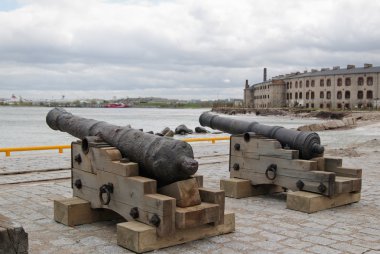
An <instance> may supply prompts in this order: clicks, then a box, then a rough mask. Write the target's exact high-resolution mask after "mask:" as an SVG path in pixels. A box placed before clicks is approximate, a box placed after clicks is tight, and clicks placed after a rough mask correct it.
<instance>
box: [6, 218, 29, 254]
mask: <svg viewBox="0 0 380 254" xmlns="http://www.w3.org/2000/svg"><path fill="white" fill-rule="evenodd" d="M0 253H4V254H5V253H6V254H27V253H28V233H26V232H25V230H24V228H23V227H22V226H21V225H19V224H18V223H15V222H14V221H11V220H10V219H9V218H7V217H5V216H3V215H1V214H0Z"/></svg>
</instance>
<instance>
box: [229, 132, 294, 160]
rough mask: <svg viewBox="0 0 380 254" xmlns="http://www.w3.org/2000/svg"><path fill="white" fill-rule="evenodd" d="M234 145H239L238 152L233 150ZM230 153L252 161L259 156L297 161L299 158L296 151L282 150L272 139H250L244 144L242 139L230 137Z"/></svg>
mask: <svg viewBox="0 0 380 254" xmlns="http://www.w3.org/2000/svg"><path fill="white" fill-rule="evenodd" d="M235 144H239V147H240V149H239V150H237V149H235ZM230 151H231V152H230V154H231V155H233V156H240V157H245V158H252V159H259V158H260V156H261V155H262V156H271V157H276V158H283V159H298V157H299V152H298V151H297V150H290V149H282V147H281V144H280V143H279V142H278V141H277V140H274V139H251V140H250V141H249V142H246V141H245V140H244V139H243V138H242V137H232V138H231V144H230Z"/></svg>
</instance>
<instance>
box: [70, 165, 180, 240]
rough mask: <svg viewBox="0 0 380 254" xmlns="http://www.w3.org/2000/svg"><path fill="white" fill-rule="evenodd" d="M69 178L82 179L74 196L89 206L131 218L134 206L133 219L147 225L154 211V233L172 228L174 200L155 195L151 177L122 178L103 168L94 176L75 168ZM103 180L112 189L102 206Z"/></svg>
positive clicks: (166, 232)
mask: <svg viewBox="0 0 380 254" xmlns="http://www.w3.org/2000/svg"><path fill="white" fill-rule="evenodd" d="M73 179H81V181H82V188H81V189H78V188H75V187H74V189H73V192H74V196H77V197H80V198H82V199H85V200H88V201H90V202H91V207H92V208H108V209H112V210H113V211H115V212H117V213H119V214H120V215H121V216H123V217H124V218H125V219H127V220H132V219H133V218H132V217H131V215H130V212H131V209H132V208H135V207H136V208H137V209H138V211H139V215H140V216H139V217H138V218H136V220H138V221H141V222H144V223H147V224H149V223H150V219H151V218H152V217H153V216H154V215H155V214H156V215H157V216H158V217H159V218H160V220H161V223H160V225H159V227H158V229H157V232H158V234H160V235H167V234H170V233H172V232H173V231H174V228H175V224H174V222H175V199H174V198H171V197H168V196H165V195H161V194H157V193H156V185H157V183H156V181H155V180H153V179H150V178H146V177H141V176H133V177H123V176H120V175H115V174H111V173H108V172H105V171H98V174H97V175H95V174H91V173H88V172H84V171H81V170H77V169H73ZM107 183H112V184H113V188H114V191H113V193H112V194H111V201H110V203H109V204H108V205H103V204H101V202H100V199H99V187H100V186H102V185H103V184H107Z"/></svg>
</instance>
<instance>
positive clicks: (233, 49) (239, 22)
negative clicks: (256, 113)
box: [0, 0, 380, 99]
mask: <svg viewBox="0 0 380 254" xmlns="http://www.w3.org/2000/svg"><path fill="white" fill-rule="evenodd" d="M379 25H380V1H374V0H307V1H305V0H286V1H284V0H263V1H261V0H254V1H253V0H234V1H231V0H215V1H208V0H201V1H199V0H197V1H196V0H194V1H192V0H178V1H174V0H173V1H161V0H151V1H144V0H129V1H128V0H114V1H112V0H108V1H107V0H0V98H8V97H10V96H11V94H12V93H14V94H16V95H17V96H19V95H21V96H22V97H24V98H34V99H37V98H47V99H51V98H55V99H58V98H60V97H61V96H62V95H65V96H66V98H68V99H76V98H90V97H91V98H94V97H96V98H112V97H113V96H117V98H122V97H127V96H128V97H139V96H141V97H145V96H158V97H166V98H180V99H192V98H195V99H218V98H219V99H221V98H242V97H243V87H244V83H245V79H249V82H250V84H251V83H256V82H260V81H262V69H263V68H264V67H267V68H268V76H269V77H272V76H275V75H278V74H284V73H288V72H293V71H303V70H305V69H308V70H310V69H311V68H321V67H332V66H335V65H340V66H346V65H347V64H355V65H356V66H362V65H363V64H364V63H373V64H374V65H375V66H379V65H380V29H379Z"/></svg>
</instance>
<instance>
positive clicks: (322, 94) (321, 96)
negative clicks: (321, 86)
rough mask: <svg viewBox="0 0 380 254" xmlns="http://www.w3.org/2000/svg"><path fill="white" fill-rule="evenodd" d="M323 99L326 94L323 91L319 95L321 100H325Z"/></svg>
mask: <svg viewBox="0 0 380 254" xmlns="http://www.w3.org/2000/svg"><path fill="white" fill-rule="evenodd" d="M323 97H325V94H324V93H323V91H321V92H320V93H319V98H320V99H323Z"/></svg>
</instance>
